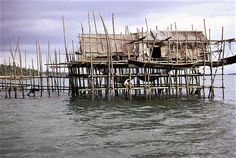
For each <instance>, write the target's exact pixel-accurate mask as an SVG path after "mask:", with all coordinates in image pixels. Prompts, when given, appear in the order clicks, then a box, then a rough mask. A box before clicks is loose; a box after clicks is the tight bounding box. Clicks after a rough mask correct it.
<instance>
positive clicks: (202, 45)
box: [79, 31, 208, 62]
mask: <svg viewBox="0 0 236 158" xmlns="http://www.w3.org/2000/svg"><path fill="white" fill-rule="evenodd" d="M79 41H80V51H81V53H82V54H84V55H83V59H82V60H86V59H90V58H91V57H93V59H95V60H96V59H106V58H107V56H108V52H110V53H111V54H112V56H113V59H114V60H127V59H128V58H129V57H130V58H133V59H135V60H139V61H147V60H157V61H158V60H159V61H178V62H188V61H193V60H199V61H202V60H203V58H204V51H205V50H206V49H207V48H206V46H207V41H208V40H207V38H206V36H204V34H203V33H202V32H201V31H150V32H148V33H139V32H138V33H132V34H116V35H113V34H109V35H107V36H106V35H105V34H82V35H81V36H80V40H79ZM205 59H207V56H206V57H205Z"/></svg>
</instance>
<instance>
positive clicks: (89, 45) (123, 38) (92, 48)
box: [79, 34, 137, 56]
mask: <svg viewBox="0 0 236 158" xmlns="http://www.w3.org/2000/svg"><path fill="white" fill-rule="evenodd" d="M79 38H80V40H79V41H80V48H81V51H82V52H85V53H98V54H99V55H100V56H103V55H104V56H106V55H107V52H108V48H109V50H110V51H111V52H119V53H122V52H128V51H129V52H130V53H132V50H133V44H129V42H130V41H133V40H135V39H136V38H137V37H136V34H128V35H125V34H116V35H115V37H114V35H113V34H109V35H108V44H107V39H106V35H105V34H97V35H96V34H82V35H81V36H80V37H79ZM107 45H108V48H107Z"/></svg>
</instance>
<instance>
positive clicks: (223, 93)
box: [221, 26, 225, 98]
mask: <svg viewBox="0 0 236 158" xmlns="http://www.w3.org/2000/svg"><path fill="white" fill-rule="evenodd" d="M223 39H224V27H223V26H222V33H221V40H222V41H223ZM221 46H222V45H221ZM221 50H222V58H221V59H222V60H223V59H224V56H225V54H224V52H225V42H224V43H223V47H222V49H221ZM221 81H222V82H221V85H222V97H223V98H225V91H224V88H225V87H224V61H222V69H221Z"/></svg>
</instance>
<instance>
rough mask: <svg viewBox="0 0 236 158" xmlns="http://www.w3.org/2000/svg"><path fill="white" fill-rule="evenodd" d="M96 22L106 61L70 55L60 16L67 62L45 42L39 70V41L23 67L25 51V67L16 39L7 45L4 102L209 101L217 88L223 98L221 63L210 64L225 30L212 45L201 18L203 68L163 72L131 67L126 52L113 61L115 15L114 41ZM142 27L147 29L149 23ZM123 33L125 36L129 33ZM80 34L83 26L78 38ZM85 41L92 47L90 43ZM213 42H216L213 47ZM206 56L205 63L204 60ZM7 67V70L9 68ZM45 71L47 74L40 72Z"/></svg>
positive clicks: (221, 51)
mask: <svg viewBox="0 0 236 158" xmlns="http://www.w3.org/2000/svg"><path fill="white" fill-rule="evenodd" d="M93 15H94V14H93ZM93 17H94V25H95V33H96V35H98V32H97V28H96V21H95V16H93ZM100 18H101V21H102V25H103V28H104V35H105V39H106V48H107V50H106V52H107V57H106V58H105V59H104V60H95V59H94V57H93V56H92V55H88V54H87V55H88V56H89V57H90V58H89V60H83V59H85V57H86V52H77V53H76V52H75V50H74V47H73V51H71V52H69V51H68V49H67V42H66V31H65V23H64V17H62V23H63V34H64V46H65V54H66V55H65V58H61V56H62V55H61V52H60V51H55V52H54V57H53V56H52V55H51V53H50V42H48V50H47V53H46V60H45V62H44V63H45V66H43V57H42V49H41V44H40V41H38V40H37V41H36V54H37V59H36V61H34V60H33V59H32V60H31V61H30V62H31V65H27V63H30V62H29V61H28V62H27V54H26V53H25V57H24V58H25V59H24V63H25V65H23V64H22V63H23V60H22V53H21V48H20V43H19V39H18V40H17V43H16V47H15V49H13V46H12V44H11V42H9V43H10V54H11V57H10V58H9V62H7V61H6V60H5V63H4V65H5V67H4V72H5V73H6V74H5V75H2V76H0V80H1V90H2V92H1V94H2V96H4V97H5V98H26V97H35V96H39V97H42V96H45V95H47V96H49V97H51V96H53V95H58V96H59V95H60V94H61V93H68V95H71V96H73V97H74V96H80V97H89V98H91V99H92V100H94V99H95V98H103V97H105V98H107V99H108V100H112V99H114V98H115V96H122V97H125V98H129V99H132V97H139V96H144V97H145V98H147V99H150V98H152V97H165V98H171V97H178V96H183V95H185V96H186V97H189V96H191V95H197V96H203V97H204V98H206V97H208V98H213V97H214V95H215V91H214V89H215V88H221V89H222V95H223V97H224V62H220V63H219V64H218V66H213V59H214V56H213V55H214V53H213V52H215V58H217V60H216V61H219V60H221V59H223V58H224V51H225V43H226V42H227V41H226V40H224V39H223V32H224V29H223V27H222V35H221V40H219V41H212V40H211V35H210V33H211V30H210V29H209V33H207V30H206V25H205V20H204V31H205V36H207V34H208V44H207V47H206V49H204V50H203V52H204V59H203V65H202V66H191V67H188V68H172V69H169V68H168V69H166V68H156V67H139V66H137V65H133V64H129V62H128V61H129V60H130V59H131V58H132V57H131V55H130V54H129V52H127V59H125V60H114V54H113V53H114V52H112V51H111V50H112V49H111V43H112V40H114V41H113V42H114V45H115V48H116V49H117V45H116V42H115V41H116V33H115V27H114V15H112V26H113V27H112V28H113V29H112V30H113V33H112V36H113V37H112V39H110V38H111V35H109V33H108V29H107V27H106V25H105V22H104V20H103V18H102V16H101V15H100ZM88 20H89V22H88V24H89V27H88V28H89V35H91V26H90V16H88ZM146 27H147V30H148V25H147V20H146ZM192 29H193V26H192ZM126 30H128V28H126ZM142 30H143V29H142ZM126 32H127V33H128V31H126ZM83 33H84V32H83V26H82V35H83ZM89 37H90V36H89ZM155 42H156V41H154V42H153V43H155ZM176 42H178V41H176ZM89 43H91V41H90V40H89ZM212 43H214V44H213V45H212ZM72 45H73V44H72ZM213 47H214V48H213ZM177 48H178V47H177ZM215 48H217V50H215ZM205 53H206V54H205ZM206 56H208V57H209V59H205V57H206ZM16 57H19V64H16ZM86 59H88V58H86ZM35 63H36V65H35ZM206 63H207V64H206ZM209 63H210V65H209ZM7 65H8V66H9V67H10V70H9V69H7ZM207 67H209V70H206V68H207ZM219 67H220V68H221V72H220V76H221V81H222V82H221V85H220V86H218V87H217V86H214V83H215V80H216V77H217V76H219V75H217V74H219V73H217V72H218V69H219ZM43 69H46V70H45V71H44V70H43Z"/></svg>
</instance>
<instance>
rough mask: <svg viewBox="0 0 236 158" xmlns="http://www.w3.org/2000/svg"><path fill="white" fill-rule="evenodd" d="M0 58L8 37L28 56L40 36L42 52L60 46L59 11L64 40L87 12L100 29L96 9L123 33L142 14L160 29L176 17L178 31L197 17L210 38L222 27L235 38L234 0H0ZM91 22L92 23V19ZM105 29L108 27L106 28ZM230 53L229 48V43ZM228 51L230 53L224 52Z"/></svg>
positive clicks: (133, 26)
mask: <svg viewBox="0 0 236 158" xmlns="http://www.w3.org/2000/svg"><path fill="white" fill-rule="evenodd" d="M0 2H1V3H0V7H1V8H0V10H1V11H0V17H1V21H0V22H1V23H0V31H1V32H0V33H1V36H0V43H1V44H0V55H1V58H0V63H3V61H4V59H5V58H6V57H7V56H9V40H11V42H12V43H14V44H15V43H16V39H17V37H18V36H19V37H20V44H21V50H22V51H26V52H27V55H28V57H31V56H32V55H35V54H36V53H35V40H40V42H41V44H42V47H43V52H44V53H46V49H47V46H46V45H47V42H48V40H50V42H51V43H52V46H51V48H53V49H57V50H58V49H61V50H62V51H63V33H62V22H61V16H62V15H64V17H65V24H66V33H67V42H68V45H69V47H71V41H72V40H74V41H78V39H77V36H78V33H80V32H81V22H82V23H83V25H84V27H85V31H87V28H88V21H87V19H88V12H90V14H92V11H94V12H95V14H96V17H97V25H98V28H99V30H100V32H101V33H103V30H102V25H101V21H100V19H99V12H100V13H101V14H102V15H103V17H104V19H105V22H106V24H107V25H108V28H109V29H111V15H112V13H114V15H115V21H116V22H115V23H116V24H115V25H116V31H117V32H118V33H120V32H124V28H125V26H126V25H128V26H129V28H130V30H131V31H132V30H133V31H135V30H136V28H141V27H145V17H146V18H147V20H148V25H149V27H150V28H151V27H153V28H155V26H156V25H158V28H159V29H162V30H165V29H166V28H167V26H170V24H171V23H172V24H173V23H174V22H176V23H177V28H178V30H185V29H188V30H190V29H191V24H193V26H194V29H197V30H203V18H205V19H206V24H207V28H211V30H212V31H211V32H212V38H214V39H220V36H221V35H220V32H221V27H222V26H224V29H225V38H235V34H236V33H235V28H236V27H235V26H236V25H235V17H236V10H235V9H236V6H235V5H236V2H235V1H234V0H231V1H229V0H221V1H216V0H212V1H210V0H208V1H207V0H202V1H199V0H198V1H193V0H192V1H191V0H190V1H187V0H182V1H180V0H172V1H168V0H166V1H164V0H163V1H160V0H154V1H127V0H126V1H79V0H67V1H66V0H0ZM92 24H93V23H92ZM93 31H94V29H93ZM110 31H111V30H110ZM233 51H234V53H236V51H235V47H234V50H233ZM227 53H230V52H227ZM226 72H236V66H235V65H234V66H230V67H229V68H228V69H226Z"/></svg>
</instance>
